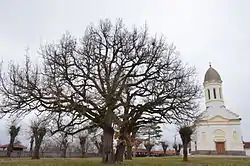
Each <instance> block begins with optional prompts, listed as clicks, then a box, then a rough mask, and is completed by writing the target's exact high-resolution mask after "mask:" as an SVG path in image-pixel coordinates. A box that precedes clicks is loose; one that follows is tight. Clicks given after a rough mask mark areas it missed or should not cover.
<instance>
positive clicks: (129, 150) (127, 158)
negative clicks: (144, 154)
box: [125, 145, 133, 160]
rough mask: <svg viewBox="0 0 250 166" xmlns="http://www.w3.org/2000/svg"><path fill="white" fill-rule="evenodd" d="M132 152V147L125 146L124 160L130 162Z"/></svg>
mask: <svg viewBox="0 0 250 166" xmlns="http://www.w3.org/2000/svg"><path fill="white" fill-rule="evenodd" d="M132 156H133V151H132V145H128V146H127V155H126V157H125V159H126V160H132Z"/></svg>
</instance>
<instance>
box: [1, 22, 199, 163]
mask: <svg viewBox="0 0 250 166" xmlns="http://www.w3.org/2000/svg"><path fill="white" fill-rule="evenodd" d="M40 53H41V54H42V56H43V60H44V62H43V66H38V65H32V63H31V62H30V60H29V58H28V56H26V63H25V65H24V66H22V67H21V66H19V65H15V64H10V67H9V71H8V72H7V73H3V71H2V72H1V75H0V85H1V86H0V93H1V94H2V96H3V98H2V99H1V100H2V101H1V103H2V105H1V113H2V114H17V115H19V116H21V115H25V114H28V113H29V112H31V111H32V110H37V111H39V112H44V111H49V112H50V113H51V114H55V113H65V114H70V115H71V116H73V117H74V118H75V120H76V121H77V120H79V118H82V119H84V120H85V119H87V120H90V121H91V122H93V124H95V125H97V126H99V127H101V128H103V130H104V133H103V134H104V144H103V146H104V147H103V149H107V151H105V152H104V154H106V157H104V159H108V160H112V159H109V158H112V156H113V155H111V154H112V153H113V151H112V145H113V144H112V142H110V141H112V139H113V134H114V130H113V124H115V125H118V126H121V125H122V124H123V123H126V121H124V120H129V118H133V117H135V119H138V117H142V118H141V121H145V122H147V121H148V120H150V119H154V120H158V121H162V120H163V119H165V120H166V121H168V122H175V121H180V120H181V119H189V118H191V117H192V116H193V115H194V110H195V108H196V107H197V103H196V102H195V99H196V98H197V97H199V90H200V89H199V86H197V84H196V80H195V77H194V76H195V73H194V72H195V70H194V68H190V67H188V66H187V65H185V64H183V63H182V62H181V60H180V59H179V57H178V55H176V53H175V47H174V46H173V45H172V44H168V43H167V42H166V41H165V39H164V38H163V37H160V38H157V37H150V36H149V34H148V31H147V28H146V27H145V28H143V29H140V30H138V29H136V28H134V29H132V30H128V29H127V28H126V27H125V25H124V24H123V22H122V21H121V20H118V21H117V23H116V24H115V25H113V24H112V23H111V22H110V21H109V20H103V21H100V24H99V26H97V27H94V26H89V27H88V28H87V29H86V32H85V35H84V37H82V38H81V39H80V40H77V39H76V38H75V37H73V36H71V35H70V34H69V33H66V34H65V35H64V36H63V37H62V39H61V40H60V42H59V43H57V44H48V45H45V46H44V47H42V48H41V50H40ZM125 116H126V117H129V118H124V117H125ZM136 117H137V118H136ZM152 117H153V118H152ZM79 123H80V122H79ZM71 124H73V122H72V123H71ZM108 140H109V141H108ZM107 156H109V157H107Z"/></svg>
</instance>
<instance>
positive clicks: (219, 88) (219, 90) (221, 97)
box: [219, 88, 222, 99]
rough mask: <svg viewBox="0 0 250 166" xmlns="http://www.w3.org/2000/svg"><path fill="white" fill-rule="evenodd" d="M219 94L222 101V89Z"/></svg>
mask: <svg viewBox="0 0 250 166" xmlns="http://www.w3.org/2000/svg"><path fill="white" fill-rule="evenodd" d="M219 93H220V99H222V91H221V88H219Z"/></svg>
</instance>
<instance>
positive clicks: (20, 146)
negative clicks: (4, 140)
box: [0, 144, 27, 149]
mask: <svg viewBox="0 0 250 166" xmlns="http://www.w3.org/2000/svg"><path fill="white" fill-rule="evenodd" d="M8 146H9V144H5V145H0V148H8ZM14 148H22V149H26V148H27V147H26V146H24V145H17V144H16V145H14Z"/></svg>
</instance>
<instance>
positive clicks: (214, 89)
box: [213, 88, 216, 99]
mask: <svg viewBox="0 0 250 166" xmlns="http://www.w3.org/2000/svg"><path fill="white" fill-rule="evenodd" d="M213 91H214V99H216V89H215V88H213Z"/></svg>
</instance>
